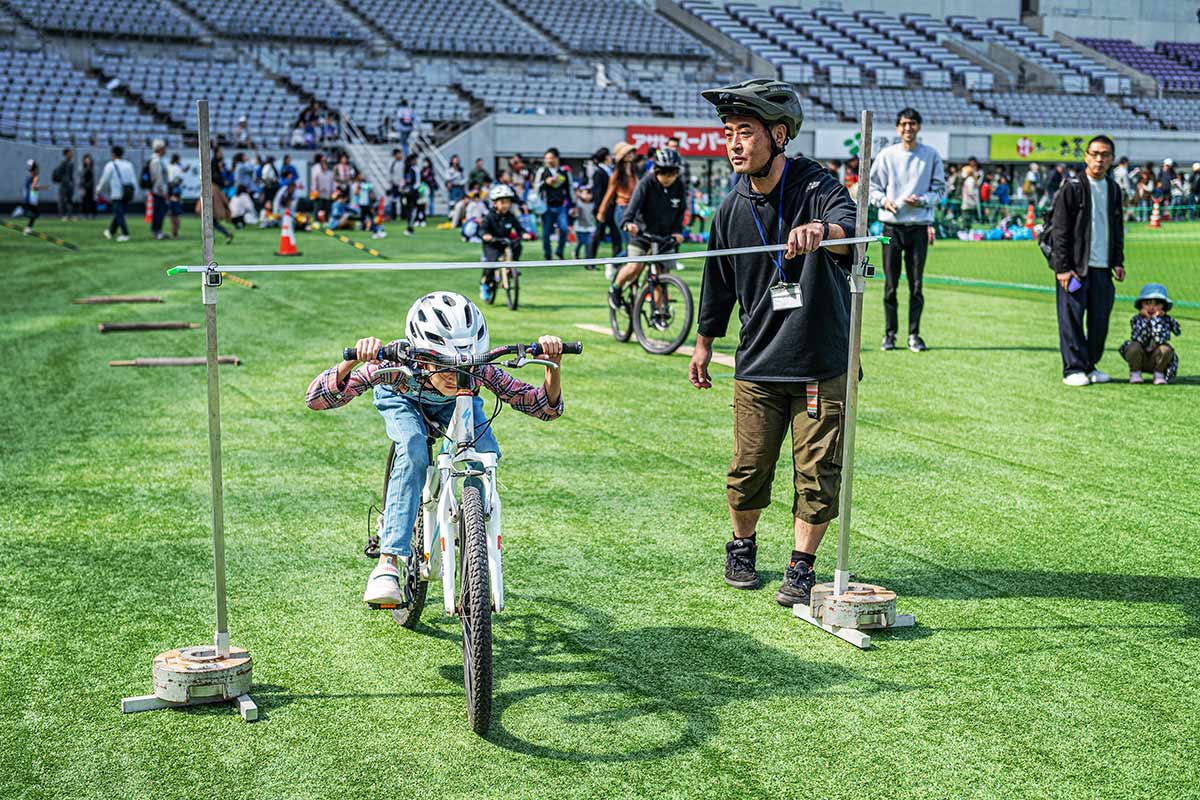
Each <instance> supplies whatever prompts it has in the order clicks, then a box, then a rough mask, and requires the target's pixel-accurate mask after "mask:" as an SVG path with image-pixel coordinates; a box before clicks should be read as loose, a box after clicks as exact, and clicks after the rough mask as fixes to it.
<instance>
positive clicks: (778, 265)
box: [746, 156, 788, 283]
mask: <svg viewBox="0 0 1200 800" xmlns="http://www.w3.org/2000/svg"><path fill="white" fill-rule="evenodd" d="M787 174H788V159H787V157H786V156H785V157H784V159H783V175H782V176H781V177H780V178H779V207H778V208H777V209H776V210H775V216H776V224H775V227H776V231H775V241H776V242H777V243H778V244H783V187H784V186H786V185H787ZM747 180H749V179H747ZM751 188H753V187H751ZM746 200H747V202H748V203H750V213H751V214H753V215H754V227H756V228H758V238H759V239H761V240H762V243H763V246H764V247H770V246H771V243H770V242H768V241H767V232H766V231H765V230H763V224H762V220H761V219H759V217H758V209H757V208H755V203H754V201H753V200H751V199H750V198H746ZM768 257H769V258H770V259H771V262H772V263H773V264H774V265H775V271H776V272H777V273H779V280H780V281H782V282H784V283H787V275H786V274H785V273H784V271H783V252H782V251H780V252H776V253H768Z"/></svg>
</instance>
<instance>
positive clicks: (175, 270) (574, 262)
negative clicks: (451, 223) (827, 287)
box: [167, 236, 889, 275]
mask: <svg viewBox="0 0 1200 800" xmlns="http://www.w3.org/2000/svg"><path fill="white" fill-rule="evenodd" d="M888 241H889V239H888V237H886V236H860V237H857V238H849V239H826V240H825V241H823V242H821V243H820V245H819V246H820V247H837V246H839V245H844V244H847V245H849V244H860V243H871V242H882V243H884V244H887V243H888ZM786 249H787V245H786V244H770V245H759V246H757V247H732V248H728V249H725V250H693V251H689V252H686V253H661V254H659V255H654V256H649V255H648V256H622V257H621V258H573V259H567V260H559V261H556V260H550V261H517V262H513V265H514V266H518V267H520V268H521V269H528V268H530V267H586V266H593V265H595V266H599V265H601V264H629V263H638V264H649V263H653V262H657V261H678V260H681V259H688V258H709V257H713V256H740V255H750V254H753V253H774V252H780V251H783V250H786ZM500 263H509V262H499V261H496V262H484V261H424V262H421V261H418V262H412V263H407V262H395V261H377V262H374V263H371V262H366V263H357V264H222V265H219V266H217V267H216V269H220V268H226V269H230V270H234V269H236V270H237V271H238V272H326V271H328V272H339V271H355V270H359V271H396V270H400V271H408V270H448V269H480V268H481V267H484V266H486V265H489V264H500ZM210 269H213V268H212V267H207V266H195V265H187V266H178V267H172V268H171V269H169V270H167V274H168V275H178V274H181V273H184V272H208V271H209V270H210Z"/></svg>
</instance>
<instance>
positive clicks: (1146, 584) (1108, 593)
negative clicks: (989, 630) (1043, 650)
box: [887, 569, 1200, 639]
mask: <svg viewBox="0 0 1200 800" xmlns="http://www.w3.org/2000/svg"><path fill="white" fill-rule="evenodd" d="M966 575H967V576H968V577H967V579H963V578H962V577H961V576H960V575H958V574H955V573H953V572H949V571H940V570H939V571H931V572H927V573H920V574H916V575H908V576H896V577H895V578H889V579H888V583H887V587H888V588H889V589H891V590H892V591H894V592H896V593H897V594H899V595H901V596H909V597H933V598H937V599H939V600H993V599H1005V598H1026V597H1027V598H1046V599H1073V600H1094V601H1097V602H1104V603H1156V604H1175V605H1177V606H1178V607H1179V609H1180V610H1181V611H1182V612H1183V613H1184V614H1186V615H1187V617H1188V621H1187V622H1186V623H1184V624H1183V625H1161V624H1156V625H1138V624H1133V625H1132V626H1133V627H1137V628H1139V629H1144V630H1151V629H1156V630H1161V631H1162V634H1163V638H1188V639H1191V638H1196V637H1198V636H1200V578H1192V577H1175V576H1162V575H1105V574H1100V573H1094V572H1046V571H1041V570H1003V569H982V570H970V571H968V572H966ZM1126 621H1127V622H1130V623H1131V624H1132V623H1136V620H1126ZM1047 622H1048V624H1047V625H1046V626H1044V627H1045V629H1047V630H1055V629H1067V628H1071V629H1079V630H1085V629H1094V630H1105V629H1110V628H1114V627H1122V626H1123V625H1121V624H1119V625H1110V624H1106V623H1096V624H1090V623H1086V622H1081V623H1072V624H1070V625H1063V624H1062V623H1061V622H1059V621H1057V620H1048V621H1047ZM1032 627H1039V626H1032ZM1002 628H1003V629H1007V628H1006V627H1005V626H997V629H1002ZM1013 629H1021V626H1014V628H1013ZM960 630H971V629H969V628H964V629H960Z"/></svg>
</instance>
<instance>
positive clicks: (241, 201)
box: [229, 186, 258, 228]
mask: <svg viewBox="0 0 1200 800" xmlns="http://www.w3.org/2000/svg"><path fill="white" fill-rule="evenodd" d="M229 216H230V219H232V220H233V227H235V228H244V227H246V226H247V225H253V224H254V223H256V222H258V215H257V214H255V212H254V198H252V197H251V196H250V193H249V192H247V191H246V190H245V188H243V187H241V186H239V187H238V190H237V192H236V193H235V194H234V195H233V197H232V198H230V200H229Z"/></svg>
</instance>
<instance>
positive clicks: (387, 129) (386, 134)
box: [379, 117, 400, 144]
mask: <svg viewBox="0 0 1200 800" xmlns="http://www.w3.org/2000/svg"><path fill="white" fill-rule="evenodd" d="M379 138H380V140H381V141H382V142H384V143H385V144H391V143H392V142H399V141H400V133H399V131H397V130H396V126H395V125H394V124H392V118H391V117H384V118H383V124H381V125H380V126H379Z"/></svg>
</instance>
